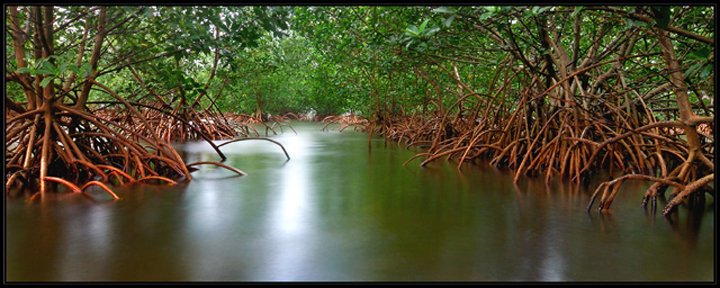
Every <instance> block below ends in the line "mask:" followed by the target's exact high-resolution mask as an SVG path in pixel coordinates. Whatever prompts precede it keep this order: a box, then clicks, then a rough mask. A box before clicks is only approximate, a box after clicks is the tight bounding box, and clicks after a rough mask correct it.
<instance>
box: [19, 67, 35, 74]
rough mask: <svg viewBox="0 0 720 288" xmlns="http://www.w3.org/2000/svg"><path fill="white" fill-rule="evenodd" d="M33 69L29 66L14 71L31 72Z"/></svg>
mask: <svg viewBox="0 0 720 288" xmlns="http://www.w3.org/2000/svg"><path fill="white" fill-rule="evenodd" d="M32 72H33V71H32V70H30V68H27V67H22V68H19V69H17V70H15V73H32Z"/></svg>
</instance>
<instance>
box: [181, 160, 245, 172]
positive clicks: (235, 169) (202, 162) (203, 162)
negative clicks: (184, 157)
mask: <svg viewBox="0 0 720 288" xmlns="http://www.w3.org/2000/svg"><path fill="white" fill-rule="evenodd" d="M201 164H212V165H217V166H220V167H223V168H225V169H228V170H230V171H233V172H235V173H237V174H238V175H240V176H245V175H247V173H245V172H243V171H240V170H238V169H237V168H235V167H232V166H229V165H225V164H223V163H220V162H213V161H201V162H194V163H190V164H188V165H187V166H188V167H192V166H195V165H201Z"/></svg>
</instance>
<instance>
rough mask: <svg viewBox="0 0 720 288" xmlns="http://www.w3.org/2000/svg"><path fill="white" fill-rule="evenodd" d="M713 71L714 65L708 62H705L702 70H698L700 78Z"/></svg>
mask: <svg viewBox="0 0 720 288" xmlns="http://www.w3.org/2000/svg"><path fill="white" fill-rule="evenodd" d="M714 73H715V67H714V66H713V65H711V64H710V63H705V66H703V68H702V70H701V71H700V78H705V77H708V76H710V75H712V74H714Z"/></svg>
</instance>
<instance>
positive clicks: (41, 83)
mask: <svg viewBox="0 0 720 288" xmlns="http://www.w3.org/2000/svg"><path fill="white" fill-rule="evenodd" d="M53 79H55V77H52V76H51V77H47V78H45V79H43V81H42V82H40V87H43V88H45V86H47V85H48V83H50V81H52V80H53Z"/></svg>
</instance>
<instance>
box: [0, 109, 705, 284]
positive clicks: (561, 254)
mask: <svg viewBox="0 0 720 288" xmlns="http://www.w3.org/2000/svg"><path fill="white" fill-rule="evenodd" d="M292 127H293V128H294V129H295V130H296V131H297V134H296V133H294V132H293V131H292V130H290V129H288V128H287V127H285V128H284V129H283V132H284V133H279V134H278V135H277V136H271V138H272V139H274V140H276V141H278V142H280V143H282V144H283V145H284V147H285V148H286V149H287V151H288V153H289V155H290V157H291V159H290V160H287V159H286V157H285V154H284V153H283V151H282V149H281V148H280V147H279V146H277V145H275V144H273V143H270V142H267V141H259V140H254V141H242V142H236V143H231V144H228V145H225V146H223V147H222V148H221V149H222V151H223V152H224V153H225V154H226V156H227V157H228V160H227V161H226V162H225V163H226V164H229V165H232V166H234V167H237V168H238V169H240V170H243V171H244V172H246V173H248V175H247V176H243V177H236V176H235V175H236V174H234V173H233V172H230V171H228V170H225V169H224V168H220V167H217V166H213V165H203V166H200V168H201V169H202V170H200V171H196V172H194V173H193V176H194V179H193V181H191V182H189V183H186V184H182V185H178V186H170V187H163V186H157V185H147V184H146V185H133V186H130V187H116V188H115V189H114V190H115V191H116V193H118V195H119V196H120V197H121V198H122V199H121V200H119V201H113V200H111V199H110V198H109V197H106V196H107V195H106V194H104V192H102V191H101V190H97V191H91V192H92V193H93V194H96V196H97V197H98V198H100V200H97V199H96V200H93V199H90V198H88V197H84V196H81V195H77V194H70V193H65V194H56V195H48V196H46V197H44V198H42V199H35V200H33V201H32V202H28V201H26V199H10V198H6V213H5V216H6V220H5V224H6V229H5V232H6V242H5V249H6V250H5V252H6V256H5V257H6V258H5V260H6V280H7V281H10V282H12V281H163V282H167V281H592V282H596V281H692V282H695V281H715V271H716V267H715V222H714V218H715V211H714V206H715V205H714V199H713V198H712V197H708V201H707V206H706V209H704V210H703V211H700V212H695V213H691V212H689V211H688V210H687V209H686V208H685V207H680V209H679V213H675V214H673V216H672V217H664V216H662V215H661V214H660V211H652V210H650V209H648V210H644V209H642V208H641V206H640V199H641V197H642V194H643V193H644V191H645V189H646V188H647V187H648V184H647V183H643V182H637V181H635V182H633V181H626V183H625V184H624V186H623V187H624V188H623V189H622V190H621V191H620V193H619V196H618V197H617V198H616V200H615V201H614V203H613V206H612V208H611V211H610V212H607V213H602V214H600V213H597V212H596V211H594V210H593V211H592V212H590V213H586V212H585V207H586V205H587V203H588V200H589V196H590V195H591V194H592V192H593V190H594V188H595V187H596V185H597V183H598V182H595V183H591V185H590V186H589V188H584V187H582V186H577V185H574V184H567V183H561V182H560V181H558V180H553V181H552V182H550V183H545V182H544V181H542V180H540V179H523V180H521V181H520V182H519V183H518V184H517V185H514V184H513V183H512V175H511V174H510V173H508V172H505V171H498V170H495V169H493V168H491V167H488V166H486V165H479V166H477V165H476V166H467V167H464V168H462V169H461V170H457V169H456V168H455V165H453V164H451V163H447V162H445V161H444V160H441V161H438V162H436V163H431V164H430V165H428V166H427V167H424V168H421V167H419V166H418V164H419V163H420V162H421V160H419V159H418V160H416V161H414V162H411V163H409V164H408V165H407V166H406V167H403V166H402V163H403V162H405V161H406V160H407V159H409V158H410V157H412V156H413V155H414V151H410V150H406V149H404V148H403V147H401V146H398V145H396V144H395V143H386V142H385V141H383V140H382V139H380V138H378V139H373V140H372V149H371V150H370V151H368V137H367V134H363V133H359V132H354V131H349V130H345V131H343V132H341V133H339V132H338V130H337V129H335V130H333V131H330V132H321V131H320V127H321V126H318V125H317V124H316V123H306V122H304V123H298V122H293V123H292ZM278 132H280V131H278ZM222 142H223V141H218V143H222ZM181 148H182V150H184V151H185V154H186V157H187V161H188V163H190V162H195V161H219V160H220V158H219V157H218V156H217V155H216V154H215V152H214V151H213V149H212V148H211V147H210V146H209V145H208V144H207V143H190V144H185V145H183V146H182V147H181ZM660 204H661V205H662V203H660ZM660 207H662V206H660ZM660 209H661V208H659V210H660Z"/></svg>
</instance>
